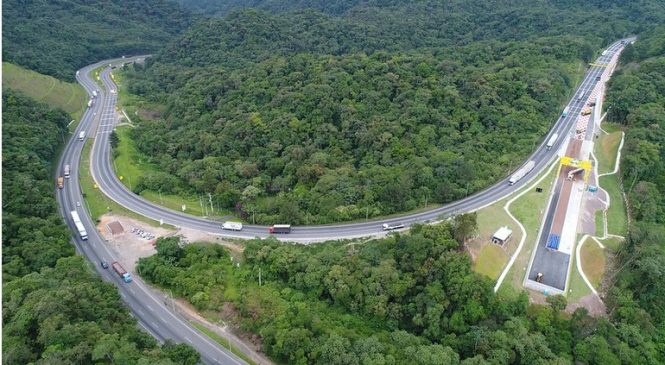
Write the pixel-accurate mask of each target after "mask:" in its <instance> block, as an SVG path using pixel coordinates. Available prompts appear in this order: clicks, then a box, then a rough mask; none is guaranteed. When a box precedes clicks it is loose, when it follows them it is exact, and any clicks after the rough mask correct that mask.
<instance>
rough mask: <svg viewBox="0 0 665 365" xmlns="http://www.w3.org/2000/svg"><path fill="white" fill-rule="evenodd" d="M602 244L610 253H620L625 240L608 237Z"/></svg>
mask: <svg viewBox="0 0 665 365" xmlns="http://www.w3.org/2000/svg"><path fill="white" fill-rule="evenodd" d="M600 242H601V243H602V244H603V246H605V248H607V249H609V250H610V252H612V253H615V252H618V251H619V249H620V248H621V245H622V244H623V242H624V240H623V239H622V238H619V237H608V238H606V239H604V240H600Z"/></svg>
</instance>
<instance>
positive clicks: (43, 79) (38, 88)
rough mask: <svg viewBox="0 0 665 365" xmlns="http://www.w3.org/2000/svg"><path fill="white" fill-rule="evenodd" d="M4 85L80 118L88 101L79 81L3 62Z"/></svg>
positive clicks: (75, 117) (74, 117) (75, 118)
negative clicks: (61, 79)
mask: <svg viewBox="0 0 665 365" xmlns="http://www.w3.org/2000/svg"><path fill="white" fill-rule="evenodd" d="M2 87H3V88H6V87H7V88H11V89H14V90H17V91H20V92H22V93H23V94H25V95H27V96H29V97H31V98H33V99H35V100H37V101H41V102H43V103H46V104H48V105H49V106H51V107H54V108H60V109H62V110H64V111H66V112H67V113H69V114H71V115H72V117H73V119H74V120H78V119H80V117H81V114H82V113H83V111H84V110H85V108H86V105H87V103H88V94H87V93H86V92H85V90H84V89H83V87H81V85H79V84H77V83H69V82H64V81H60V80H58V79H56V78H53V77H51V76H46V75H42V74H40V73H38V72H35V71H31V70H28V69H25V68H23V67H21V66H17V65H14V64H12V63H8V62H3V63H2Z"/></svg>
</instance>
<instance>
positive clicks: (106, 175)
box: [79, 38, 632, 242]
mask: <svg viewBox="0 0 665 365" xmlns="http://www.w3.org/2000/svg"><path fill="white" fill-rule="evenodd" d="M630 40H632V39H630V38H627V39H623V40H619V41H617V42H615V43H613V44H612V45H610V46H609V47H608V48H607V52H604V53H606V54H604V55H602V56H600V57H599V58H598V59H597V60H596V63H597V64H604V63H607V62H608V61H609V60H610V58H611V57H612V55H613V53H614V52H615V51H617V50H618V49H620V46H621V41H630ZM603 71H604V67H602V66H591V67H589V68H588V70H587V71H586V74H585V76H584V79H583V81H582V83H581V84H580V86H579V87H578V89H577V90H576V92H575V93H574V95H573V97H572V99H571V100H570V102H569V103H568V105H567V107H568V109H569V112H568V114H567V116H566V117H562V118H559V119H558V120H557V121H556V122H555V123H554V125H553V127H552V129H551V130H550V131H549V133H548V135H547V136H546V137H545V139H544V140H543V142H542V144H541V145H540V146H539V147H538V148H537V149H536V150H535V151H534V152H533V154H532V155H531V156H530V157H529V160H533V161H534V162H535V167H534V169H533V170H532V171H531V172H530V173H529V174H527V176H526V177H524V178H523V179H521V180H520V181H518V182H517V183H516V184H515V185H509V184H508V177H505V178H504V179H502V180H500V181H499V182H497V183H496V184H494V185H492V186H491V187H489V188H487V189H485V190H482V191H480V192H477V193H475V194H473V195H470V196H468V197H466V198H464V199H461V200H458V201H456V202H453V203H450V204H446V205H444V206H441V207H439V208H435V209H431V210H428V211H424V212H419V213H413V214H407V215H403V216H399V217H393V218H389V219H381V220H372V221H367V222H362V223H348V224H333V225H319V226H295V227H293V229H292V230H291V233H290V234H288V235H279V236H278V238H279V239H282V240H290V241H299V242H314V241H321V240H327V239H340V238H354V237H362V236H372V235H380V234H383V233H384V231H383V230H382V224H383V223H388V224H404V225H405V226H407V227H408V226H409V225H411V224H414V223H427V222H432V221H437V220H440V219H441V217H448V216H451V215H454V214H458V213H463V212H469V211H474V210H477V209H480V208H482V207H484V206H487V205H490V204H492V203H494V202H496V201H497V200H500V199H502V198H504V197H506V196H508V195H510V194H512V193H514V192H516V191H517V190H519V189H520V188H522V187H523V186H524V185H526V184H527V183H528V182H529V181H530V180H531V179H532V178H533V177H535V176H537V175H538V174H539V173H540V172H541V171H543V169H544V168H545V167H546V166H548V165H549V163H551V162H552V161H553V160H554V159H555V158H556V157H557V153H558V151H559V150H560V148H561V147H562V146H563V144H564V142H565V141H566V140H567V139H568V136H569V135H570V134H571V133H573V132H574V131H573V128H574V126H575V122H576V120H577V117H578V115H579V114H580V112H581V110H582V108H583V107H584V103H583V102H581V101H578V97H579V96H581V95H585V96H588V95H589V93H590V92H591V90H592V89H593V88H594V87H595V86H596V84H597V83H598V82H599V78H600V76H601V74H602V73H603ZM101 79H102V82H103V83H104V87H105V88H106V89H107V90H115V89H116V86H115V84H114V82H113V80H112V78H111V77H110V69H109V68H106V69H105V70H104V71H103V72H102V73H101ZM79 82H81V83H82V84H83V85H84V86H86V85H88V86H86V88H88V87H89V85H94V82H93V81H92V80H91V79H90V75H88V74H87V73H86V72H81V77H80V79H79ZM98 99H100V100H103V101H104V108H103V109H102V113H103V114H102V123H101V125H100V127H99V130H98V132H97V136H96V138H95V144H94V147H93V155H92V158H91V161H90V162H91V171H92V173H93V176H94V178H95V181H96V182H97V184H98V185H99V187H100V189H101V190H102V191H103V192H104V194H106V195H107V196H108V197H109V198H111V199H112V200H114V201H116V202H117V203H119V204H120V205H122V206H124V207H125V208H127V209H129V210H131V211H134V212H136V213H138V214H141V215H143V216H145V217H148V218H151V219H154V220H156V221H161V222H163V223H167V224H171V225H174V226H179V227H188V228H193V229H197V230H200V231H205V232H208V233H212V234H216V235H220V236H227V237H241V238H253V237H267V236H269V234H268V229H267V227H265V226H257V225H244V227H243V230H242V231H240V232H230V231H224V230H222V229H221V224H220V223H219V222H215V221H212V220H208V219H204V218H201V217H195V216H192V215H188V214H184V213H182V212H177V211H173V210H170V209H167V208H164V207H161V206H159V205H156V204H154V203H152V202H149V201H147V200H145V199H143V198H142V197H140V196H138V195H136V194H134V193H133V192H131V191H130V190H129V189H128V188H127V187H125V186H124V185H123V184H122V183H121V182H120V180H119V179H118V178H117V177H116V176H115V173H114V170H113V164H112V161H111V157H110V156H111V151H110V149H111V148H110V144H109V133H110V130H111V128H112V127H113V126H112V123H114V122H115V120H114V119H113V118H114V117H113V116H114V113H115V101H116V94H115V93H110V94H108V93H105V94H103V95H102V96H101V97H100V98H98ZM104 118H108V119H104ZM554 133H558V135H559V138H558V139H557V141H556V142H555V144H554V146H553V147H552V148H551V149H547V148H545V143H546V141H547V140H548V139H549V138H550V136H551V135H553V134H554ZM283 223H285V224H288V223H289V222H283Z"/></svg>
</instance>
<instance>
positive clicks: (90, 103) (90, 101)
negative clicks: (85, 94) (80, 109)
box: [88, 99, 92, 108]
mask: <svg viewBox="0 0 665 365" xmlns="http://www.w3.org/2000/svg"><path fill="white" fill-rule="evenodd" d="M91 106H92V99H90V100H88V108H90V107H91Z"/></svg>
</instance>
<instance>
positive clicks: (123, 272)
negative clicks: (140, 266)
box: [111, 261, 132, 283]
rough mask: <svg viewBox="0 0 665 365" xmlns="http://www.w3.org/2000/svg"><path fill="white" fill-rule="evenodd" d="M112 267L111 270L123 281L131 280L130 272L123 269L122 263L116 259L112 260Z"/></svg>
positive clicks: (128, 281)
mask: <svg viewBox="0 0 665 365" xmlns="http://www.w3.org/2000/svg"><path fill="white" fill-rule="evenodd" d="M111 266H112V267H113V271H115V273H116V274H118V276H120V278H121V279H122V281H124V282H125V283H131V282H132V274H130V273H128V272H127V270H125V268H124V267H122V265H120V263H119V262H118V261H113V263H112V264H111Z"/></svg>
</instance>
